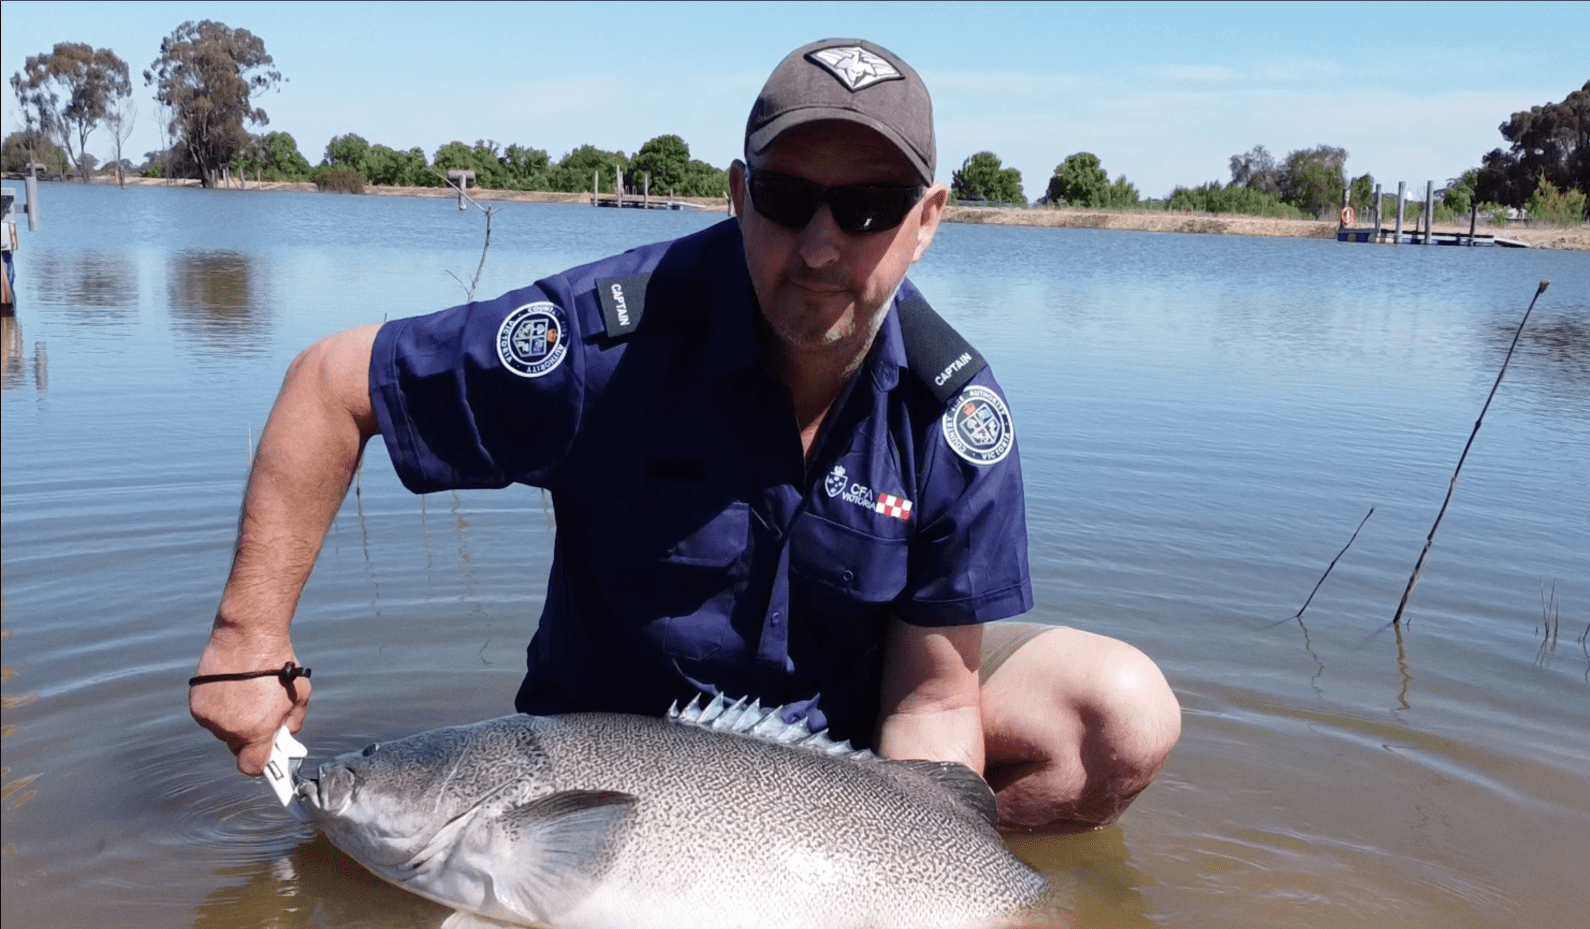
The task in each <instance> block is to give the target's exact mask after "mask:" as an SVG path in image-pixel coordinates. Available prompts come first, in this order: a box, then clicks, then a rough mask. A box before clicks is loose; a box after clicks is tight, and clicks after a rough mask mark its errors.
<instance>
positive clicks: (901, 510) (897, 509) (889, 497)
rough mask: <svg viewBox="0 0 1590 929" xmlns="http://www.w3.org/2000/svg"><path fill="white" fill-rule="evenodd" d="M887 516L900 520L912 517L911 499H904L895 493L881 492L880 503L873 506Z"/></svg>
mask: <svg viewBox="0 0 1590 929" xmlns="http://www.w3.org/2000/svg"><path fill="white" fill-rule="evenodd" d="M873 509H875V510H877V511H878V512H879V513H882V514H883V515H885V516H892V517H894V518H895V519H899V520H908V519H910V518H911V501H910V500H902V499H901V498H899V497H896V496H895V495H894V494H879V495H878V505H877V506H875V507H873Z"/></svg>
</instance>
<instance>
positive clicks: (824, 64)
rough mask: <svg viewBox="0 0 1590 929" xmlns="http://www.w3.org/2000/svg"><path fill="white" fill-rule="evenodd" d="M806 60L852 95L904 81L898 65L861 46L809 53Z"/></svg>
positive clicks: (836, 47)
mask: <svg viewBox="0 0 1590 929" xmlns="http://www.w3.org/2000/svg"><path fill="white" fill-rule="evenodd" d="M806 60H808V61H810V62H811V63H812V64H814V65H817V66H819V67H821V68H823V69H824V70H826V71H827V72H828V73H829V74H832V75H833V76H834V78H835V79H837V80H838V81H839V83H841V84H843V85H845V86H846V87H848V88H850V92H851V93H855V92H856V91H858V90H860V89H862V88H863V87H871V86H872V85H873V84H877V83H881V82H883V81H903V80H905V75H904V74H901V73H900V72H899V70H898V69H897V68H895V66H894V65H892V64H889V62H887V61H885V60H884V59H883V58H880V57H879V56H877V55H874V54H873V53H872V52H869V51H867V50H866V49H864V48H862V47H861V46H859V45H836V46H833V47H831V48H820V49H818V50H817V51H815V52H808V53H807V55H806Z"/></svg>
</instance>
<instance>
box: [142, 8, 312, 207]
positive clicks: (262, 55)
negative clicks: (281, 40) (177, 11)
mask: <svg viewBox="0 0 1590 929" xmlns="http://www.w3.org/2000/svg"><path fill="white" fill-rule="evenodd" d="M273 64H274V62H273V61H272V60H271V56H270V55H269V54H267V53H266V51H265V43H264V42H263V41H261V40H260V39H259V37H258V36H256V35H254V34H253V33H251V32H249V31H248V30H247V29H232V28H230V27H229V26H226V25H225V24H223V23H218V22H215V21H213V20H208V19H207V20H203V21H202V22H198V23H194V22H191V21H190V22H186V23H183V24H182V25H180V26H178V27H177V28H176V29H175V30H174V31H173V32H172V33H171V35H169V36H167V37H166V38H165V39H164V40H162V41H161V43H160V56H159V57H158V58H156V59H155V60H154V63H153V64H151V65H150V66H149V70H146V71H144V83H146V84H150V85H153V86H154V87H155V100H156V102H158V103H160V104H161V105H162V106H165V107H169V108H170V113H171V122H170V131H171V133H172V135H173V136H175V137H176V139H177V141H178V145H179V146H180V147H181V148H182V149H183V150H184V153H185V155H186V159H185V160H186V162H187V166H188V167H191V168H192V169H193V170H194V171H196V172H197V173H198V176H199V179H200V181H201V182H203V184H204V186H206V187H214V186H215V184H216V181H217V173H218V172H219V171H220V169H221V166H222V165H225V164H227V163H228V162H230V161H231V160H232V157H233V156H234V155H236V154H237V153H238V152H239V151H241V150H242V149H244V148H246V147H247V146H248V144H249V139H250V136H249V134H248V131H247V130H246V129H245V128H244V124H245V123H250V124H259V125H264V124H265V123H268V122H269V121H270V119H269V117H267V116H266V115H265V111H264V110H263V109H260V108H258V107H255V106H254V105H253V98H254V96H255V95H256V94H259V93H263V92H265V91H266V90H269V89H270V88H272V87H274V86H276V84H277V83H279V82H280V81H281V80H282V75H281V72H280V71H277V70H275V69H274V68H272V67H271V66H272V65H273Z"/></svg>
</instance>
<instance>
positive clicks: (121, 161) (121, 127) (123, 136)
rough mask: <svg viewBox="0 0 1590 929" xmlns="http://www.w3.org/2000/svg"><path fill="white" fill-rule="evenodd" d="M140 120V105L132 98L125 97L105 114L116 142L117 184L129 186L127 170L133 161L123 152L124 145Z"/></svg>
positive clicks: (106, 124) (123, 186) (106, 125)
mask: <svg viewBox="0 0 1590 929" xmlns="http://www.w3.org/2000/svg"><path fill="white" fill-rule="evenodd" d="M137 122H138V107H136V106H134V105H133V102H132V101H131V100H127V99H123V100H122V101H120V102H119V103H117V104H116V105H115V106H113V107H111V109H110V111H109V112H107V113H106V114H105V128H106V129H109V130H110V137H111V139H112V141H113V143H114V144H112V146H111V151H112V152H113V153H114V156H115V161H116V186H118V187H122V188H125V187H126V186H127V171H128V169H129V168H130V167H131V166H132V163H131V162H129V161H128V160H127V158H126V157H125V156H124V155H123V154H122V149H123V147H125V146H126V144H127V137H128V136H130V135H132V131H133V126H134V125H136V124H137Z"/></svg>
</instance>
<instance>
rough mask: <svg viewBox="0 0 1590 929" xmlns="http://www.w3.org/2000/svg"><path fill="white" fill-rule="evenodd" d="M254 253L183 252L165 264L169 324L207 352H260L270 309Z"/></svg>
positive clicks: (234, 353) (245, 354)
mask: <svg viewBox="0 0 1590 929" xmlns="http://www.w3.org/2000/svg"><path fill="white" fill-rule="evenodd" d="M255 260H256V259H255V257H254V256H252V255H250V254H248V253H246V252H238V251H181V252H177V253H176V254H174V255H172V256H171V258H170V261H169V262H168V264H167V278H166V288H167V295H168V300H169V301H170V304H171V323H172V327H173V328H174V329H175V330H176V331H177V333H178V334H179V335H181V336H183V337H184V338H185V339H186V340H187V341H188V342H189V343H190V344H192V345H193V346H194V347H196V348H197V349H198V350H199V351H201V352H203V353H205V354H222V355H228V356H239V355H243V356H248V355H259V354H262V353H263V352H264V351H265V349H266V343H267V342H268V340H269V336H270V329H271V319H270V310H269V307H268V305H267V304H266V302H265V301H263V300H261V299H260V294H259V293H258V290H257V289H258V287H259V285H258V283H257V278H258V274H257V271H256V268H255Z"/></svg>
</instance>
